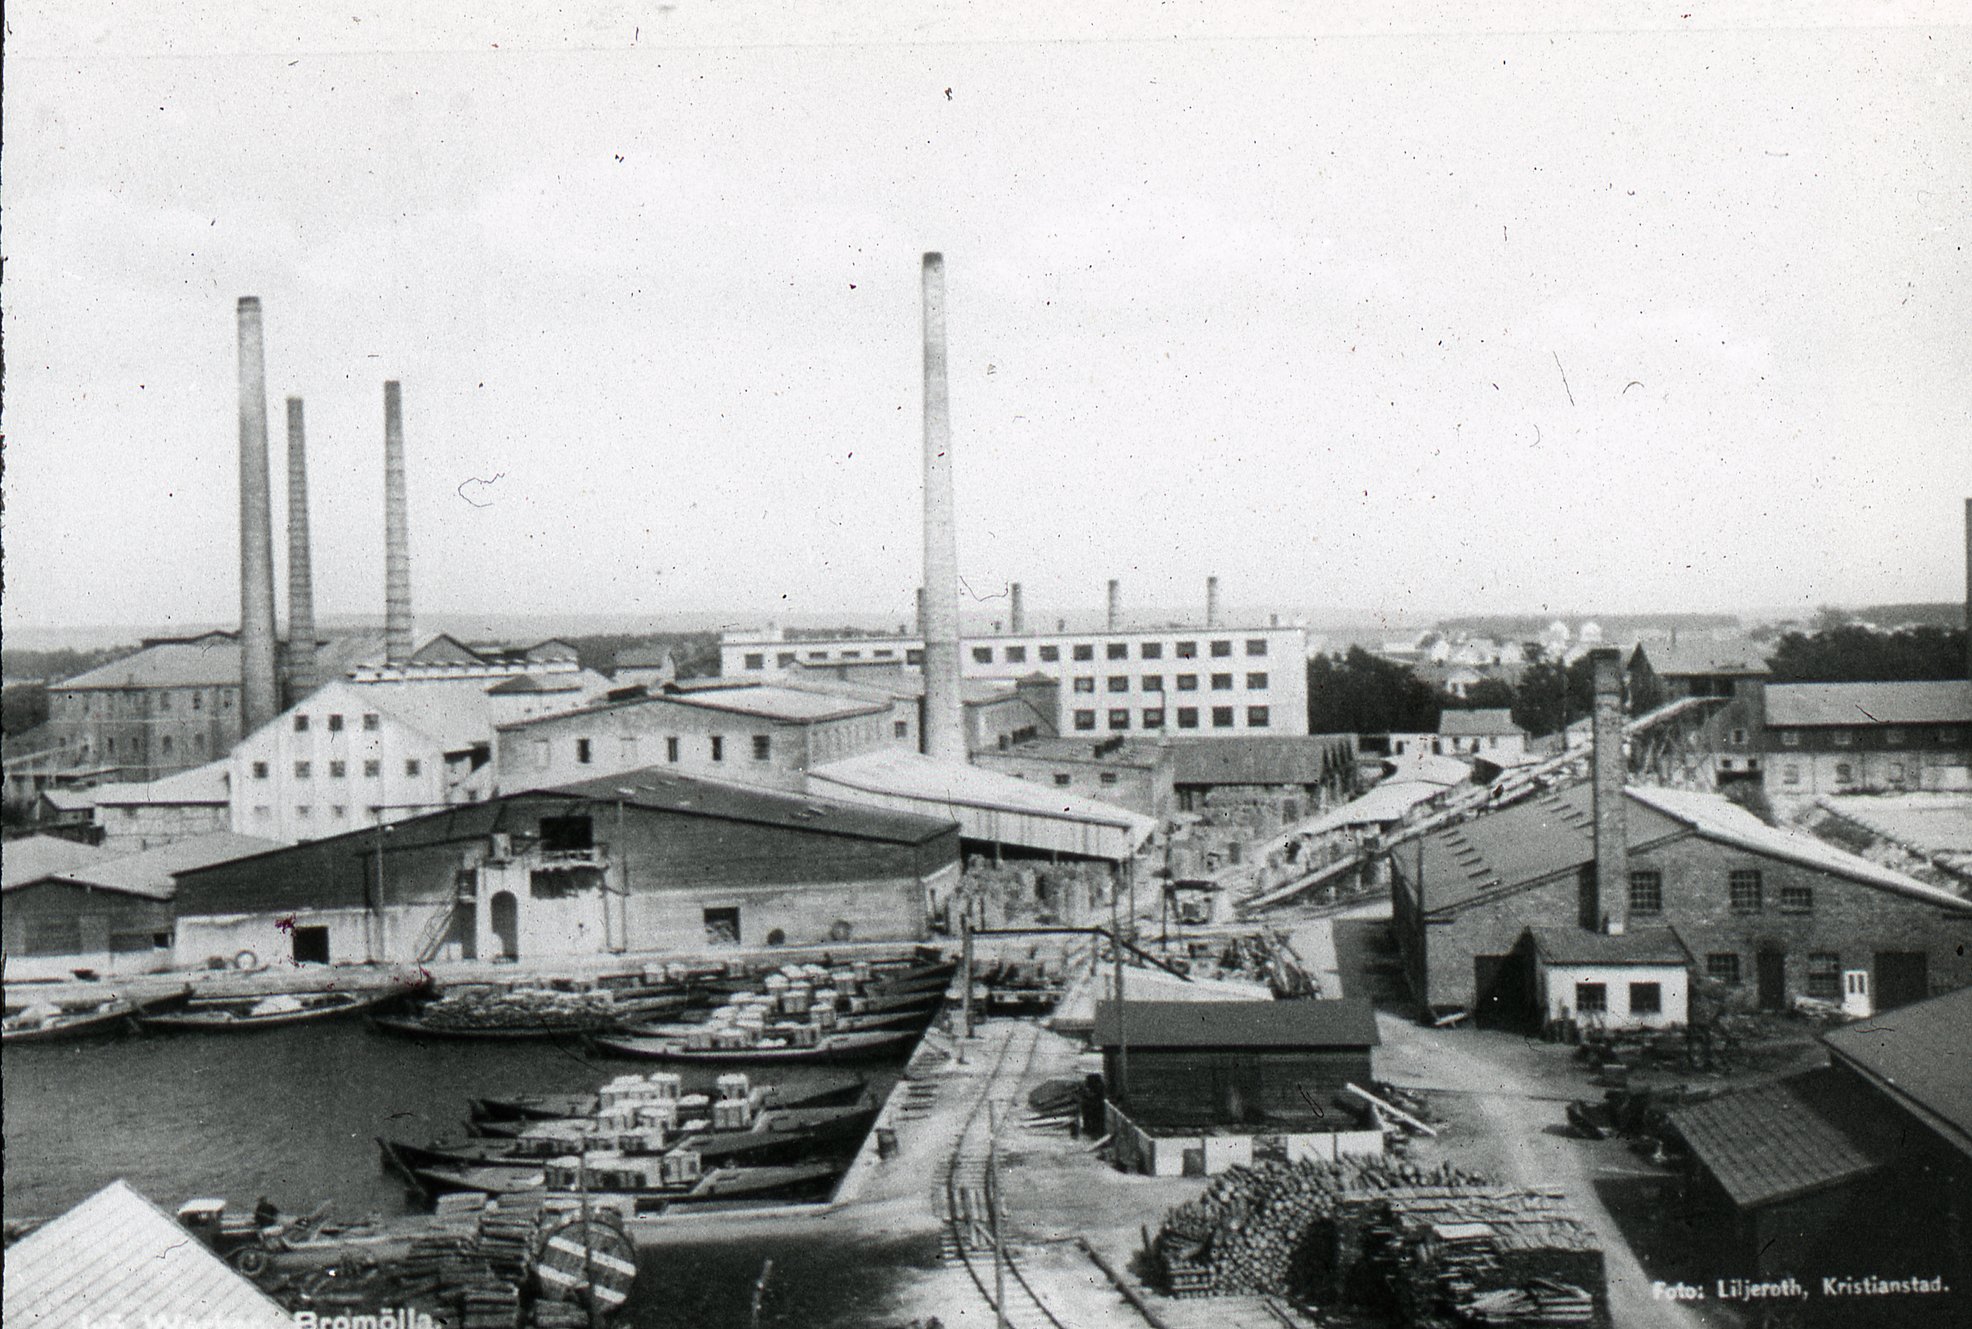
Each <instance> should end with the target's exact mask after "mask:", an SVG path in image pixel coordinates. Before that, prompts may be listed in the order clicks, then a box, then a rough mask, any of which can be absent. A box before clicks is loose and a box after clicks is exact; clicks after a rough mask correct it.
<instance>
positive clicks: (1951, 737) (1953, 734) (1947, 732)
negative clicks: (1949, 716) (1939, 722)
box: [1938, 725, 1958, 747]
mask: <svg viewBox="0 0 1972 1329" xmlns="http://www.w3.org/2000/svg"><path fill="white" fill-rule="evenodd" d="M1938 741H1939V742H1940V743H1942V744H1944V745H1945V746H1946V747H1951V746H1952V745H1954V744H1956V743H1957V742H1958V729H1957V727H1956V726H1955V725H1947V726H1945V727H1944V728H1943V729H1940V730H1939V731H1938Z"/></svg>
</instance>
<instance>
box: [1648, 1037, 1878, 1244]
mask: <svg viewBox="0 0 1972 1329" xmlns="http://www.w3.org/2000/svg"><path fill="white" fill-rule="evenodd" d="M1869 1108H1870V1105H1869V1104H1868V1103H1867V1101H1866V1099H1865V1098H1864V1097H1863V1096H1862V1095H1861V1093H1860V1092H1859V1091H1858V1090H1857V1089H1853V1088H1851V1087H1849V1086H1845V1085H1844V1084H1843V1083H1842V1082H1841V1079H1840V1077H1839V1076H1838V1074H1837V1073H1835V1072H1832V1071H1829V1070H1827V1069H1823V1070H1819V1071H1810V1072H1808V1073H1807V1074H1805V1075H1797V1076H1793V1077H1791V1078H1789V1079H1786V1080H1776V1081H1774V1082H1772V1083H1770V1084H1763V1085H1757V1086H1754V1087H1752V1088H1749V1089H1741V1090H1737V1091H1735V1092H1733V1093H1729V1094H1722V1095H1720V1096H1719V1097H1717V1098H1714V1099H1710V1100H1708V1101H1706V1102H1703V1103H1695V1104H1693V1105H1692V1106H1690V1107H1684V1108H1678V1109H1676V1110H1674V1111H1673V1112H1672V1113H1671V1114H1670V1115H1671V1124H1672V1125H1673V1126H1674V1127H1675V1128H1676V1129H1677V1131H1678V1133H1679V1134H1680V1135H1682V1136H1683V1137H1684V1140H1685V1143H1687V1144H1688V1145H1690V1146H1691V1152H1692V1154H1693V1156H1694V1157H1695V1158H1696V1159H1697V1160H1698V1162H1699V1164H1700V1165H1701V1166H1703V1167H1704V1169H1705V1170H1706V1171H1707V1172H1709V1173H1711V1174H1712V1176H1713V1177H1714V1178H1715V1179H1717V1181H1718V1183H1719V1185H1720V1187H1721V1188H1722V1189H1724V1191H1725V1193H1726V1194H1727V1195H1728V1196H1730V1197H1731V1199H1732V1202H1733V1203H1734V1204H1736V1205H1738V1206H1739V1207H1740V1208H1742V1209H1751V1208H1756V1207H1758V1206H1761V1205H1768V1204H1774V1203H1776V1202H1778V1201H1781V1200H1787V1199H1792V1198H1794V1197H1797V1196H1801V1195H1807V1194H1809V1193H1811V1192H1814V1191H1818V1190H1823V1189H1825V1188H1827V1187H1829V1186H1833V1185H1837V1184H1839V1183H1841V1182H1844V1181H1848V1180H1850V1179H1852V1178H1855V1177H1860V1176H1863V1175H1865V1174H1867V1173H1869V1172H1873V1171H1875V1170H1876V1169H1877V1168H1878V1167H1880V1166H1882V1165H1883V1164H1884V1163H1885V1162H1887V1161H1889V1159H1890V1158H1891V1156H1892V1153H1893V1149H1892V1147H1891V1143H1890V1142H1889V1141H1888V1140H1886V1139H1884V1138H1882V1135H1881V1132H1880V1130H1879V1129H1878V1127H1876V1126H1872V1125H1871V1124H1870V1121H1869V1117H1870V1115H1871V1114H1870V1110H1869Z"/></svg>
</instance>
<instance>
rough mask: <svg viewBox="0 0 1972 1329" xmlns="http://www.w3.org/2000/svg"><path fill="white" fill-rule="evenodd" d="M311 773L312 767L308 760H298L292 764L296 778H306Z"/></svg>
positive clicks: (312, 771)
mask: <svg viewBox="0 0 1972 1329" xmlns="http://www.w3.org/2000/svg"><path fill="white" fill-rule="evenodd" d="M313 773H314V768H313V767H312V766H311V765H310V764H309V763H308V762H305V761H298V762H296V763H295V764H294V778H295V779H297V780H306V779H308V778H309V776H310V775H312V774H313Z"/></svg>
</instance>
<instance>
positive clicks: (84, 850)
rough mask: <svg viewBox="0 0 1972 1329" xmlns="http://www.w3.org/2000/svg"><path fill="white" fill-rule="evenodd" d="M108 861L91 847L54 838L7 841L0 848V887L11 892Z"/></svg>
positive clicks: (34, 837) (40, 836)
mask: <svg viewBox="0 0 1972 1329" xmlns="http://www.w3.org/2000/svg"><path fill="white" fill-rule="evenodd" d="M109 857H110V855H109V853H108V852H106V851H105V850H103V849H100V848H98V847H97V846H95V845H92V844H78V843H77V842H76V841H74V840H64V839H62V838H61V837H60V836H57V835H30V836H26V837H25V838H23V839H19V840H9V841H7V843H6V845H5V847H4V848H0V883H4V889H6V890H10V891H11V890H12V889H14V887H16V886H24V885H26V884H27V883H28V882H31V881H40V880H42V879H43V878H44V877H55V876H60V875H62V874H63V873H66V872H73V871H75V870H76V869H78V868H85V867H88V866H89V865H90V864H92V863H100V862H102V861H103V860H104V859H106V858H109Z"/></svg>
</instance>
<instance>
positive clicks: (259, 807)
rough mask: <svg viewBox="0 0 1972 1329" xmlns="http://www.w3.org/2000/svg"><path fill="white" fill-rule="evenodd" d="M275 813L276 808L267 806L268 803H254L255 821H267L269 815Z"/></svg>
mask: <svg viewBox="0 0 1972 1329" xmlns="http://www.w3.org/2000/svg"><path fill="white" fill-rule="evenodd" d="M273 815H274V809H273V808H271V807H269V806H267V804H265V803H255V804H254V805H253V817H254V820H255V821H266V820H267V819H268V818H269V817H271V816H273Z"/></svg>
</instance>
